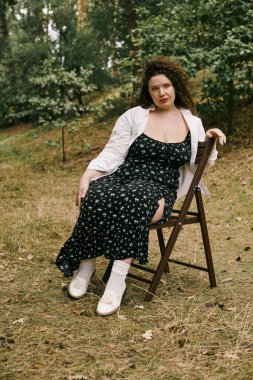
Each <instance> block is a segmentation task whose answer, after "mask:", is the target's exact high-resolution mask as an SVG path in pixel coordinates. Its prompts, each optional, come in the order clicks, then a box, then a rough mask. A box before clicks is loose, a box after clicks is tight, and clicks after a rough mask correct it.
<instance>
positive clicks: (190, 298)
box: [186, 296, 195, 300]
mask: <svg viewBox="0 0 253 380" xmlns="http://www.w3.org/2000/svg"><path fill="white" fill-rule="evenodd" d="M193 298H195V296H189V297H186V299H187V300H192V299H193Z"/></svg>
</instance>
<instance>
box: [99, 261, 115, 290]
mask: <svg viewBox="0 0 253 380" xmlns="http://www.w3.org/2000/svg"><path fill="white" fill-rule="evenodd" d="M113 262H114V260H110V261H109V264H108V265H107V268H106V270H105V273H104V275H103V277H102V281H103V282H104V283H105V284H106V283H107V281H108V280H109V277H110V275H111V271H112V266H113Z"/></svg>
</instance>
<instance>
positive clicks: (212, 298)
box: [0, 117, 253, 380]
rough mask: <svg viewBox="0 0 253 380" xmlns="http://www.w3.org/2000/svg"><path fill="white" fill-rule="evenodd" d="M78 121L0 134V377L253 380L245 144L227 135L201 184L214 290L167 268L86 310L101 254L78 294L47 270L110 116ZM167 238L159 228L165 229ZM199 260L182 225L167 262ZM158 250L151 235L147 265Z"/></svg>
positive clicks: (93, 300)
mask: <svg viewBox="0 0 253 380" xmlns="http://www.w3.org/2000/svg"><path fill="white" fill-rule="evenodd" d="M112 122H113V120H110V122H106V123H102V122H100V123H95V122H94V120H92V119H90V118H89V117H86V118H84V119H82V120H80V121H77V122H74V123H72V124H71V125H69V126H68V128H67V133H66V144H67V162H66V163H62V162H61V150H60V146H59V145H60V130H59V129H52V130H43V129H38V128H37V129H35V128H32V127H31V126H20V127H16V128H10V129H6V130H2V131H0V139H1V140H0V142H1V161H0V165H1V182H0V185H1V231H0V234H1V246H0V273H1V276H0V282H1V288H0V309H1V310H0V312H1V314H0V315H1V317H0V319H1V324H0V379H3V380H12V379H13V380H23V379H28V380H30V379H31V380H33V379H36V380H37V379H38V380H42V379H43V380H81V379H83V380H86V379H87V380H107V379H128V380H151V379H152V380H153V379H159V380H160V379H166V380H181V379H187V380H193V379H194V380H216V379H234V380H238V379H240V380H241V379H242V380H252V379H253V368H252V360H253V325H252V321H253V302H252V294H253V291H252V288H253V277H252V273H253V258H252V252H253V241H252V229H253V224H252V195H253V190H252V187H253V186H252V185H253V182H252V163H253V158H252V149H251V148H250V144H249V141H248V140H247V139H245V144H244V143H242V142H240V143H237V140H236V139H229V142H228V144H227V147H226V148H222V149H220V155H219V159H218V160H217V163H216V165H215V166H214V168H212V169H211V170H209V172H207V173H206V178H205V181H206V183H207V184H208V186H209V188H210V190H211V193H212V196H211V197H210V198H205V200H204V201H205V208H206V213H207V222H208V228H209V234H210V240H211V246H212V251H213V259H214V266H215V273H216V277H217V283H218V286H217V288H213V289H211V288H209V282H208V278H207V274H206V273H204V272H199V271H194V270H192V269H189V268H187V269H186V268H182V267H178V266H176V265H173V264H172V265H171V272H170V273H169V274H167V275H164V277H163V279H162V282H161V284H160V285H159V287H158V289H157V293H156V297H155V298H154V300H153V301H152V302H150V303H146V302H144V301H143V299H144V296H145V291H146V290H147V288H146V285H145V284H144V285H143V284H140V283H138V282H135V281H134V280H132V279H128V280H127V285H128V291H127V295H126V298H125V300H124V302H123V304H122V307H121V309H120V311H119V312H118V313H116V314H114V315H113V316H110V317H100V316H97V315H96V314H95V309H96V304H97V301H98V299H99V297H100V295H101V294H102V293H103V289H104V284H103V283H102V280H101V276H102V274H103V271H104V269H105V265H106V261H105V260H104V259H103V258H101V259H99V261H98V267H97V272H96V275H95V277H94V278H93V280H92V284H91V286H90V288H89V293H88V294H87V295H86V296H85V297H84V298H83V299H82V300H79V301H71V300H70V299H69V298H68V297H67V294H66V286H67V284H68V282H69V279H65V278H63V277H62V274H61V273H60V272H59V271H58V270H57V268H56V267H55V265H54V261H55V257H56V255H57V253H58V251H59V249H60V247H61V245H62V244H63V242H64V241H65V240H66V239H67V238H68V236H69V234H70V232H71V230H72V228H73V225H74V223H75V220H76V217H77V213H78V211H77V209H76V207H75V193H76V189H77V185H78V181H79V177H80V175H81V173H82V171H83V170H84V169H85V167H86V165H87V163H88V161H89V160H90V159H91V158H92V157H94V156H95V155H96V154H97V153H98V152H99V150H100V149H101V147H102V146H103V144H104V143H105V141H106V140H107V138H108V136H109V134H110V129H111V127H110V126H111V123H112ZM168 233H169V231H168ZM181 256H182V257H184V258H188V259H189V260H190V261H192V262H197V263H200V264H201V263H203V250H202V242H201V238H200V234H199V229H198V227H197V226H185V227H184V229H183V231H182V233H181V236H180V239H179V241H178V243H177V245H176V249H175V251H174V253H173V257H181ZM158 257H159V252H158V245H157V242H156V238H155V234H153V232H152V233H151V236H150V265H151V266H152V264H154V263H155V262H157V259H158Z"/></svg>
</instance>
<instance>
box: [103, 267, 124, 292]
mask: <svg viewBox="0 0 253 380" xmlns="http://www.w3.org/2000/svg"><path fill="white" fill-rule="evenodd" d="M129 267H130V264H128V263H126V262H125V261H122V260H115V261H114V263H113V266H112V271H111V275H110V278H109V280H108V282H107V285H106V288H107V289H111V290H114V291H115V292H117V291H119V290H121V289H122V288H123V287H124V285H125V281H126V275H127V273H128V270H129Z"/></svg>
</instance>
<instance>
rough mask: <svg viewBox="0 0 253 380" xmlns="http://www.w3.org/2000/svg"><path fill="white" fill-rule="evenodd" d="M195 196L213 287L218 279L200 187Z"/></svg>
mask: <svg viewBox="0 0 253 380" xmlns="http://www.w3.org/2000/svg"><path fill="white" fill-rule="evenodd" d="M195 196H196V203H197V208H198V212H199V218H200V227H201V233H202V239H203V244H204V250H205V256H206V264H207V269H208V274H209V281H210V286H211V287H212V288H213V287H215V286H217V285H216V279H215V273H214V266H213V259H212V252H211V246H210V241H209V236H208V230H207V225H206V217H205V210H204V205H203V199H202V195H201V190H200V188H197V190H196V192H195Z"/></svg>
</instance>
